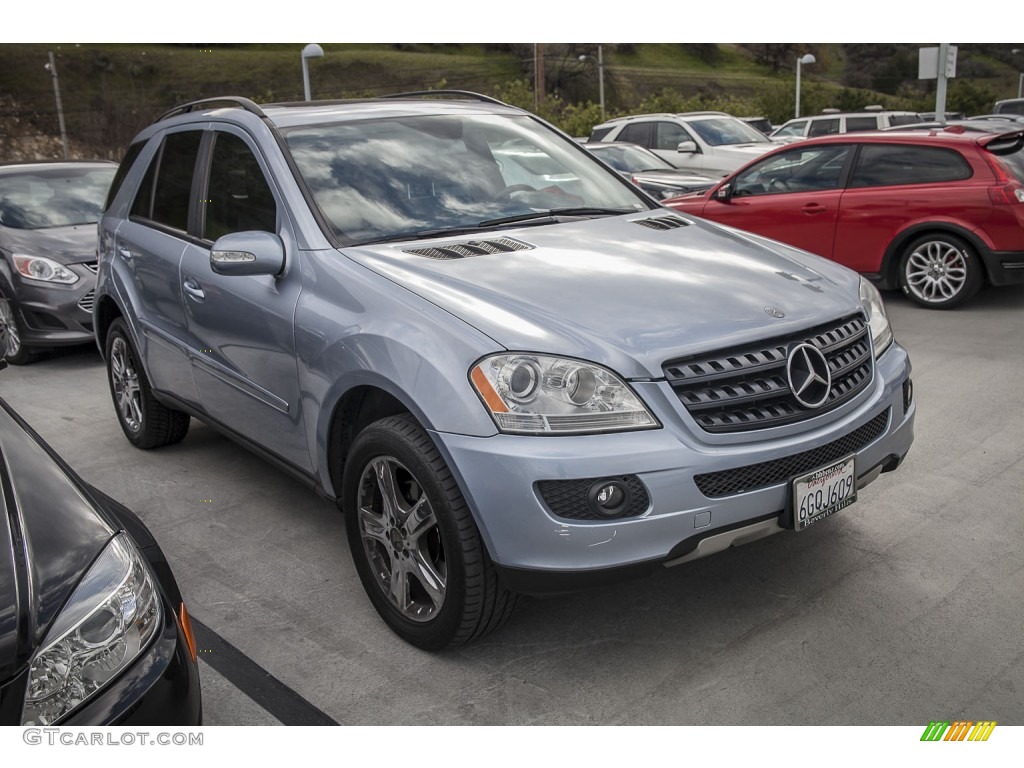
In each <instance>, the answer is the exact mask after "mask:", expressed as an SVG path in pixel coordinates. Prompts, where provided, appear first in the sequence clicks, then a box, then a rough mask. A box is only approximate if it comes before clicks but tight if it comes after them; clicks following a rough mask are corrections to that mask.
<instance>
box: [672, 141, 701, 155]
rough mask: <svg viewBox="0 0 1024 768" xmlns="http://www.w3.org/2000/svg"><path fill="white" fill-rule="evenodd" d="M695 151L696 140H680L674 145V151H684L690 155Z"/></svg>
mask: <svg viewBox="0 0 1024 768" xmlns="http://www.w3.org/2000/svg"><path fill="white" fill-rule="evenodd" d="M696 151H697V142H696V141H681V142H679V146H678V147H676V152H684V153H686V154H688V155H692V154H693V153H694V152H696Z"/></svg>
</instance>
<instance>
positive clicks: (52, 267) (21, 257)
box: [11, 253, 78, 285]
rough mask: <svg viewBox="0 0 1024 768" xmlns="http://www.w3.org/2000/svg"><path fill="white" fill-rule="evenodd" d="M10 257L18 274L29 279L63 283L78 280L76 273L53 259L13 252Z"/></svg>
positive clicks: (68, 283)
mask: <svg viewBox="0 0 1024 768" xmlns="http://www.w3.org/2000/svg"><path fill="white" fill-rule="evenodd" d="M11 258H13V259H14V268H15V269H16V270H17V271H18V274H19V275H21V276H22V277H27V278H29V279H30V280H42V281H43V282H44V283H64V284H65V285H71V284H73V283H77V282H78V275H76V274H75V273H74V272H72V271H71V270H70V269H68V268H67V267H65V266H64V265H63V264H58V263H57V262H56V261H54V260H53V259H47V258H44V257H43V256H26V255H25V254H23V253H15V254H13V255H12V257H11Z"/></svg>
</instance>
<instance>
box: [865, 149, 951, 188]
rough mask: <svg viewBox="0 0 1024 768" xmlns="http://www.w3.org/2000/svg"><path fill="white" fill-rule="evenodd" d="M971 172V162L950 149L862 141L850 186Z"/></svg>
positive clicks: (916, 181) (914, 181)
mask: <svg viewBox="0 0 1024 768" xmlns="http://www.w3.org/2000/svg"><path fill="white" fill-rule="evenodd" d="M970 176H971V166H970V165H969V164H968V163H967V161H966V160H964V158H963V157H962V156H961V155H960V153H959V152H955V151H954V150H951V149H943V148H940V147H915V146H911V145H905V144H865V145H863V146H862V147H861V149H860V155H859V156H858V158H857V164H856V166H855V167H854V169H853V176H852V177H851V179H850V186H851V187H881V186H890V185H895V184H928V183H934V182H941V181H956V180H958V179H967V178H970Z"/></svg>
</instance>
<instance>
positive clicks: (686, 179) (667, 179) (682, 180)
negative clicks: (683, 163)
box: [623, 168, 719, 189]
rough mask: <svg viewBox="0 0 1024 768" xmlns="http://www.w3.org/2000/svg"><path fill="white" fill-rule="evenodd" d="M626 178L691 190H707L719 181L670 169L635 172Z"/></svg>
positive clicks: (628, 174) (627, 174) (625, 174)
mask: <svg viewBox="0 0 1024 768" xmlns="http://www.w3.org/2000/svg"><path fill="white" fill-rule="evenodd" d="M623 175H624V176H626V177H627V178H631V179H641V180H643V181H652V182H657V183H659V184H671V185H673V186H679V187H687V188H690V189H697V188H706V187H710V186H713V185H715V184H717V183H718V181H719V180H718V179H715V178H712V177H711V176H704V175H702V174H699V173H690V172H688V171H677V170H672V169H670V168H665V169H664V170H662V169H661V168H652V169H651V170H649V171H634V172H633V173H624V174H623Z"/></svg>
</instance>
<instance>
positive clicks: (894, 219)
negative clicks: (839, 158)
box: [833, 143, 992, 273]
mask: <svg viewBox="0 0 1024 768" xmlns="http://www.w3.org/2000/svg"><path fill="white" fill-rule="evenodd" d="M991 181H992V174H991V171H989V170H988V169H987V168H985V167H984V166H983V165H981V164H979V167H978V168H977V169H975V168H972V166H971V164H970V163H969V162H968V161H967V159H966V158H965V157H964V156H963V155H961V154H960V153H959V152H957V151H956V150H955V149H952V148H948V147H938V146H921V145H915V144H898V143H894V144H881V143H879V144H875V143H865V144H863V145H861V147H860V150H859V152H858V153H857V158H856V160H855V162H854V165H853V169H852V171H851V173H850V181H849V185H848V188H847V190H846V192H845V194H844V195H843V199H842V203H841V205H840V210H839V217H838V220H837V224H836V247H835V252H834V254H833V258H834V259H835V260H836V261H838V262H839V263H840V264H843V265H845V266H847V267H850V268H851V269H855V270H857V271H858V272H871V273H875V272H878V271H880V270H881V268H882V258H883V256H884V255H885V251H886V249H887V248H888V247H889V244H890V243H891V242H892V241H893V239H894V238H895V237H896V236H897V235H898V234H899V233H900V232H902V231H904V230H905V229H906V228H907V227H910V226H914V225H915V224H926V223H929V222H936V221H940V222H948V223H964V222H967V223H966V226H967V227H968V228H970V229H974V228H975V227H976V226H977V224H978V222H981V221H983V220H984V219H985V218H987V217H988V216H989V215H990V214H991V211H992V202H991V200H990V199H989V197H988V191H987V188H988V185H989V184H990V183H991Z"/></svg>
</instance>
